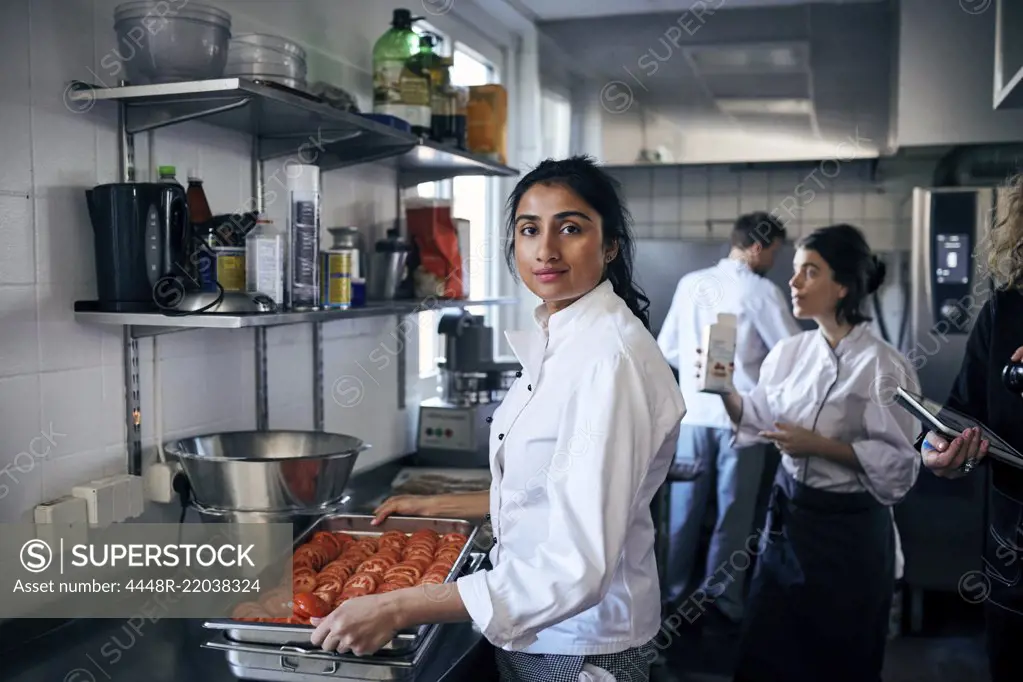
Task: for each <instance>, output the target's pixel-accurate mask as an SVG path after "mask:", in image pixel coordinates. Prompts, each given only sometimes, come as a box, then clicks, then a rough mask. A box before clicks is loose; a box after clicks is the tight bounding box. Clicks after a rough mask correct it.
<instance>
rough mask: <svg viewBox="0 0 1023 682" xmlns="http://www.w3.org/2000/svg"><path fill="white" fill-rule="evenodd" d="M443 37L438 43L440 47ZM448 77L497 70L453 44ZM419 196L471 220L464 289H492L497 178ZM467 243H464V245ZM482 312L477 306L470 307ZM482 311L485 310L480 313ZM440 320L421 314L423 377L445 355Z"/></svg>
mask: <svg viewBox="0 0 1023 682" xmlns="http://www.w3.org/2000/svg"><path fill="white" fill-rule="evenodd" d="M443 46H444V42H442V43H441V47H442V48H443ZM438 51H439V52H440V54H446V55H451V54H452V52H450V51H446V50H444V49H440V50H438ZM452 61H453V65H452V67H451V82H452V84H454V85H457V86H463V87H468V86H472V85H486V84H488V83H496V82H498V80H497V73H496V70H495V69H494V68H493V66H491V65H490V64H488V63H487V62H486V61H485V60H484V59H482V58H481V57H480V56H479V55H477V54H476V53H474V52H473V51H472V50H470V49H468V48H466V47H465V46H463V45H461V44H458V43H456V44H455V45H454V50H453V57H452ZM416 193H417V194H418V195H419V196H420V197H422V198H433V199H448V200H450V201H451V211H452V215H453V216H454V217H456V218H463V219H465V220H468V221H469V235H468V240H466V239H465V238H464V237H462V238H461V239H460V240H459V241H460V242H461V243H462V245H463V253H462V264H463V268H464V269H465V270H467V272H464V273H463V275H464V276H465V278H466V279H465V293H466V296H467V297H469V298H485V297H486V296H488V295H489V292H490V291H492V290H493V285H492V284H491V281H490V276H489V273H490V271H491V270H492V268H488V267H487V264H488V263H491V262H493V257H494V254H496V253H498V251H499V249H496V248H495V247H496V244H495V241H496V240H495V239H493V238H491V235H490V230H489V228H490V227H492V226H494V225H496V224H497V219H498V218H499V212H498V205H497V202H496V201H495V198H496V196H497V186H496V182H495V181H494V180H493V179H491V178H486V177H459V178H455V179H453V180H445V181H442V182H428V183H423V184H421V185H419V186H417V188H416ZM466 244H467V245H468V248H466ZM471 312H473V313H474V314H480V312H478V311H475V310H473V311H471ZM484 314H485V312H484ZM439 321H440V314H439V311H432V310H430V311H426V312H422V313H419V320H418V323H419V376H420V378H421V379H425V378H428V377H433V376H434V375H436V373H437V360H439V359H441V358H442V357H443V355H444V344H443V343H442V342H441V338H440V335H439V334H438V333H437V324H438V322H439Z"/></svg>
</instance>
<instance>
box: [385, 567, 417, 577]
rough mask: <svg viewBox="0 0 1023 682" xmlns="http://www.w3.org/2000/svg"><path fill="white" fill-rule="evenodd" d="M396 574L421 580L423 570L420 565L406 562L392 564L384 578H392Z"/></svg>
mask: <svg viewBox="0 0 1023 682" xmlns="http://www.w3.org/2000/svg"><path fill="white" fill-rule="evenodd" d="M394 575H407V576H408V577H410V578H412V580H419V579H420V578H421V577H423V571H422V570H421V569H420V568H419V567H418V566H408V565H406V564H398V565H397V566H391V567H390V568H389V569H387V572H386V573H384V580H390V578H391V576H394Z"/></svg>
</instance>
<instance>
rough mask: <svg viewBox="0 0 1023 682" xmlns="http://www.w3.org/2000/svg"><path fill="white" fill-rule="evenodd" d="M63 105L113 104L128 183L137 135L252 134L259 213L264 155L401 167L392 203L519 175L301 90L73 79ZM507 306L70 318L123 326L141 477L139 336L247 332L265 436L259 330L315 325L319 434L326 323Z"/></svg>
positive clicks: (217, 82) (134, 465) (233, 82)
mask: <svg viewBox="0 0 1023 682" xmlns="http://www.w3.org/2000/svg"><path fill="white" fill-rule="evenodd" d="M65 99H66V101H68V102H69V103H74V105H75V106H78V107H82V108H83V110H88V109H91V108H92V107H93V105H94V103H100V104H105V103H110V104H115V105H116V106H117V108H118V131H119V137H118V152H119V153H118V161H119V170H120V176H121V180H122V181H123V182H132V181H134V180H135V177H136V172H135V170H136V169H135V145H134V137H135V135H136V134H138V133H144V132H148V131H151V130H156V129H158V128H165V127H167V126H172V125H177V124H180V123H184V122H187V121H195V120H201V121H204V122H206V123H209V124H211V125H214V126H217V127H220V128H223V129H225V130H231V131H235V132H242V133H247V134H250V135H251V136H252V198H253V202H254V207H253V208H254V210H256V211H258V212H262V210H263V207H264V182H263V162H264V161H267V160H269V159H282V158H287V157H292V158H295V159H300V160H301V162H302V163H310V162H311V163H314V164H315V165H317V166H319V168H320V169H321V171H324V172H325V171H329V170H333V169H337V168H344V167H350V166H354V165H357V164H361V163H369V162H379V161H384V160H388V159H389V160H392V161H393V162H394V163H395V164H396V167H397V170H398V182H397V187H396V196H395V199H396V202H398V204H399V205H400V201H401V190H402V189H404V188H408V187H414V186H416V185H418V184H420V183H423V182H433V181H437V180H443V179H447V178H453V177H457V176H466V175H484V176H504V177H513V176H516V175H518V171H517V170H515V169H514V168H510V167H508V166H504V165H501V164H497V163H494V162H493V161H490V160H489V159H485V158H482V157H479V156H476V155H473V154H469V153H466V152H463V151H461V150H458V149H455V148H453V147H448V146H445V145H440V144H435V143H433V142H427V141H424V140H422V139H420V138H419V137H416V136H414V135H412V134H410V133H407V132H404V131H401V130H398V129H396V128H392V127H390V126H386V125H383V124H381V123H378V122H376V121H373V120H370V119H368V118H366V117H363V116H360V115H358V114H353V113H349V112H347V111H342V110H341V109H338V108H335V107H333V106H331V105H330V104H328V103H327V102H325V101H324V100H322V99H320V98H318V97H315V96H313V95H311V94H309V93H307V92H303V91H300V90H295V89H293V88H290V87H286V86H283V85H280V84H278V83H272V82H268V81H260V80H249V79H244V78H218V79H213V80H202V81H193V82H184V83H166V84H158V85H128V84H126V83H123V82H122V83H121V84H120V86H119V87H113V88H107V87H102V88H101V87H97V86H95V85H92V84H89V83H84V82H80V81H75V82H72V83H70V84H69V85H68V86H67V88H66V89H65ZM310 159H312V161H310ZM513 302H514V299H506V300H501V299H492V300H480V301H453V300H436V299H435V300H430V301H388V302H386V303H381V304H376V305H368V306H366V307H361V308H353V309H347V310H317V311H311V312H284V313H253V314H242V315H230V314H215V315H185V316H168V315H164V314H162V313H137V314H131V313H104V312H92V311H89V310H88V309H87V308H79V307H78V306H77V305H76V312H75V319H76V320H77V321H79V322H83V323H94V324H111V325H117V326H120V327H122V329H123V342H124V351H123V355H124V380H125V396H126V400H125V410H126V422H127V429H128V437H127V445H128V448H127V450H128V473H130V474H133V475H141V473H142V435H141V428H140V424H141V421H142V406H141V404H140V396H139V352H138V339H139V338H141V337H146V336H155V335H158V334H163V333H167V332H174V331H179V330H183V329H197V328H217V329H252V330H253V333H254V341H255V349H256V367H255V370H256V425H257V428H258V429H259V430H266V428H267V424H268V421H269V415H268V407H267V386H266V382H267V357H266V329H267V327H270V326H279V325H289V324H306V323H309V324H312V325H313V326H314V333H313V363H314V367H313V370H314V371H313V377H314V379H313V400H314V402H313V406H314V423H315V429H316V430H322V428H323V389H324V387H323V354H322V339H323V337H322V325H323V323H324V322H329V321H332V320H339V319H351V318H357V317H380V316H390V317H394V318H395V319H396V324H397V325H398V331H397V332H396V334H401V333H402V324H403V323H404V318H405V316H407V315H410V314H413V313H418V312H422V311H425V310H430V309H435V308H463V307H466V306H480V305H500V304H504V303H513ZM396 338H397V337H396ZM401 346H402V348H401V352H399V354H398V381H399V387H398V389H399V390H398V408H399V409H404V407H405V404H404V401H405V387H404V385H403V382H404V378H405V370H404V366H405V353H404V344H401Z"/></svg>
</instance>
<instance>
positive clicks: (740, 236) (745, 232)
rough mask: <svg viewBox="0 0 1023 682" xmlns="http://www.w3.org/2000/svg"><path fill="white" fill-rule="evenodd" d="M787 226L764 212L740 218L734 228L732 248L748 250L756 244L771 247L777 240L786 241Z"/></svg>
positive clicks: (748, 214)
mask: <svg viewBox="0 0 1023 682" xmlns="http://www.w3.org/2000/svg"><path fill="white" fill-rule="evenodd" d="M785 236H786V235H785V225H783V224H782V222H781V221H780V220H778V219H777V218H776V217H774V216H773V215H771V214H770V213H766V212H764V211H758V212H756V213H747V214H746V215H743V216H739V219H738V220H736V221H735V226H734V227H732V246H738V247H739V248H741V249H748V248H749V247H751V246H753V245H754V244H760V245H761V246H762V247H763V248H765V249H766V248H767V247H769V246H770V245H771V244H772V243H773V242H774V241H775V240H781V241H785Z"/></svg>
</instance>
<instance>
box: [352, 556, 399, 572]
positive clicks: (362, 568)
mask: <svg viewBox="0 0 1023 682" xmlns="http://www.w3.org/2000/svg"><path fill="white" fill-rule="evenodd" d="M394 564H395V562H394V561H391V560H390V559H387V558H384V557H376V556H374V557H370V558H369V559H366V560H365V561H363V562H362V563H361V564H359V568H358V569H356V571H355V572H356V573H373V574H376V575H379V576H382V575H383V574H384V573H386V572H387V569H389V568H390V567H391V566H394Z"/></svg>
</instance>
